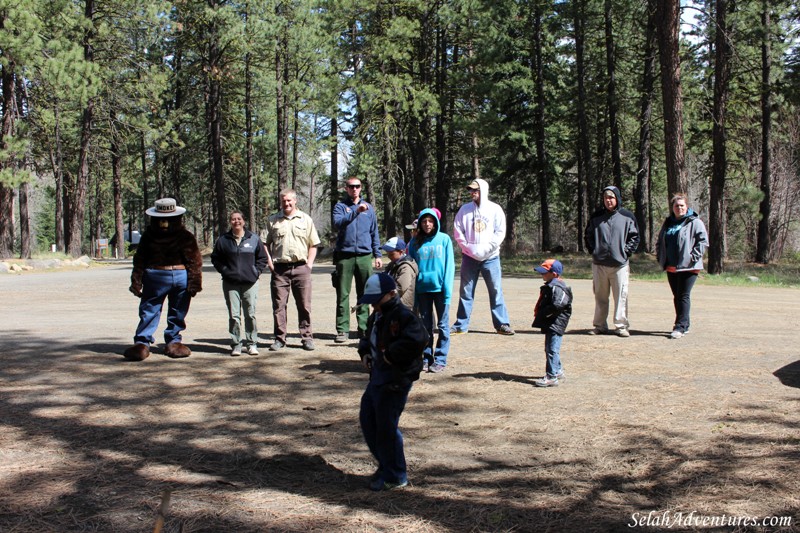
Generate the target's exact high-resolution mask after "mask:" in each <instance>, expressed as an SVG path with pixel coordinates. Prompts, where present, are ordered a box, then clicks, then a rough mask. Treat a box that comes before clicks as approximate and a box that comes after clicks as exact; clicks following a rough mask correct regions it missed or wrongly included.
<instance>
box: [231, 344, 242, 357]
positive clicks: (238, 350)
mask: <svg viewBox="0 0 800 533" xmlns="http://www.w3.org/2000/svg"><path fill="white" fill-rule="evenodd" d="M240 355H242V347H241V346H234V348H233V350H231V357H239V356H240Z"/></svg>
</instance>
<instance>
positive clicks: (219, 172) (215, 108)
mask: <svg viewBox="0 0 800 533" xmlns="http://www.w3.org/2000/svg"><path fill="white" fill-rule="evenodd" d="M208 4H209V6H210V7H212V8H215V7H216V6H217V1H216V0H209V2H208ZM218 32H219V29H218V28H217V24H216V22H214V23H212V25H211V27H210V29H209V33H210V38H209V50H208V61H209V64H208V72H207V73H206V76H207V84H208V94H207V101H206V127H207V128H208V153H209V163H210V170H211V177H212V180H211V182H212V183H213V188H214V211H215V213H214V214H215V218H214V220H215V226H216V227H215V228H214V231H215V234H216V236H219V235H222V234H223V233H225V231H226V230H227V228H228V208H227V205H226V198H225V175H224V170H223V166H224V162H223V156H222V81H221V77H222V71H221V66H220V63H221V55H222V52H221V50H220V47H219V33H218Z"/></svg>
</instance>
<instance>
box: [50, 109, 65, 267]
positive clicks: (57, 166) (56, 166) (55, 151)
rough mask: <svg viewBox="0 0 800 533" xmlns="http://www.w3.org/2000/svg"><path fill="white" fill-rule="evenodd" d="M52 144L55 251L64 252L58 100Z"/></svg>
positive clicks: (62, 163) (61, 157) (62, 170)
mask: <svg viewBox="0 0 800 533" xmlns="http://www.w3.org/2000/svg"><path fill="white" fill-rule="evenodd" d="M53 123H54V126H53V144H51V145H50V150H49V154H50V165H51V166H52V168H53V177H54V178H55V201H56V212H55V216H54V219H55V220H54V223H55V233H56V235H55V238H56V242H55V245H56V250H58V251H59V252H64V251H65V250H66V248H65V247H64V157H63V155H62V150H61V117H60V114H59V106H58V99H54V102H53Z"/></svg>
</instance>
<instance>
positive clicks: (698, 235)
mask: <svg viewBox="0 0 800 533" xmlns="http://www.w3.org/2000/svg"><path fill="white" fill-rule="evenodd" d="M707 246H708V234H707V233H706V226H705V224H703V221H702V220H700V216H699V215H698V214H697V213H695V212H694V211H692V210H691V209H689V211H688V212H687V213H686V216H684V217H682V218H680V219H676V218H675V216H674V215H670V216H668V217H667V219H666V220H665V221H664V224H663V225H662V226H661V231H660V232H659V233H658V241H657V242H656V257H657V258H658V264H660V265H661V268H663V269H664V270H667V268H668V267H674V268H675V272H681V271H684V270H703V255H704V254H705V252H706V247H707Z"/></svg>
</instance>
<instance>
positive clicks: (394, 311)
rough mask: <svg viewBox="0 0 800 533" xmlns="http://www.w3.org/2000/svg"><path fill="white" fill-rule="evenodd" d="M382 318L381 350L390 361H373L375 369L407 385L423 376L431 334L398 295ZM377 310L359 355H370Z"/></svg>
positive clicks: (371, 317) (380, 327)
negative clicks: (423, 363) (424, 360)
mask: <svg viewBox="0 0 800 533" xmlns="http://www.w3.org/2000/svg"><path fill="white" fill-rule="evenodd" d="M381 315H382V318H381V321H380V324H379V330H378V331H377V348H378V349H377V351H378V353H379V354H381V355H382V356H383V357H384V358H385V359H386V360H387V361H389V363H391V364H386V361H373V363H372V364H373V372H375V371H378V372H384V373H388V374H390V375H389V376H387V378H388V379H387V382H390V383H393V384H396V385H400V386H405V385H409V384H410V383H411V382H413V381H416V380H417V379H419V373H420V372H421V371H422V353H423V351H425V347H426V346H427V345H428V340H429V339H430V336H429V334H428V331H427V330H426V329H425V326H424V325H423V324H422V320H421V319H420V318H419V317H418V316H417V315H416V314H414V313H413V312H412V311H411V310H410V309H408V308H407V307H406V306H405V305H403V304H402V302H401V301H400V298H399V297H398V296H395V297H394V298H392V299H391V300H389V301H388V302H386V303H385V304H383V305H382V306H381ZM375 316H376V314H375V313H372V314H371V315H370V317H369V320H368V321H367V333H366V335H365V336H364V338H363V339H361V342H360V343H359V346H358V353H359V355H362V356H363V355H370V354H371V351H370V338H371V336H372V329H373V328H374V327H375Z"/></svg>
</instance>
